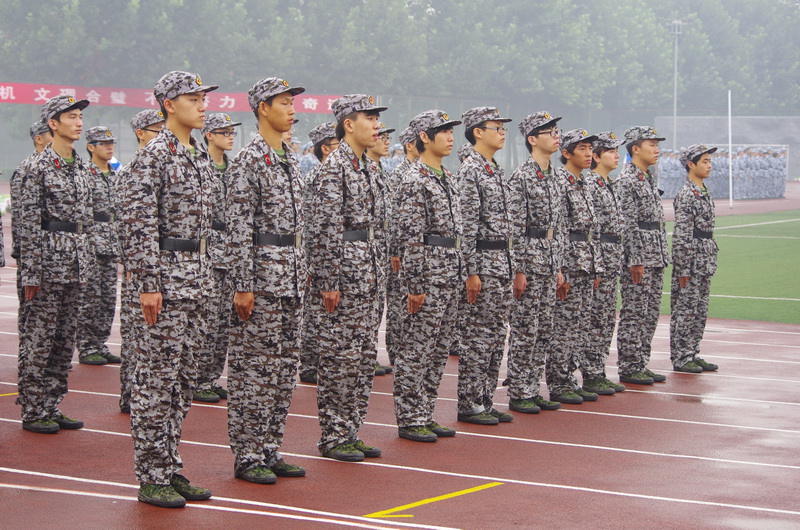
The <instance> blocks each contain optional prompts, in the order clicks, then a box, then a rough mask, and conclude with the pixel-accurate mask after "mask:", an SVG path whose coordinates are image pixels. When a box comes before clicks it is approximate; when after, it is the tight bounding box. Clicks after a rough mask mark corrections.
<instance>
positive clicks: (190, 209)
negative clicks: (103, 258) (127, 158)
mask: <svg viewBox="0 0 800 530" xmlns="http://www.w3.org/2000/svg"><path fill="white" fill-rule="evenodd" d="M191 143H192V145H193V146H194V148H195V150H196V151H195V153H196V154H195V155H194V156H192V154H191V153H190V152H189V150H188V149H187V148H186V147H184V146H183V145H182V144H181V143H180V141H178V138H177V137H176V136H175V135H174V134H173V133H172V132H171V131H170V130H169V129H167V128H164V129H163V130H162V131H161V132H160V133H159V134H158V136H156V137H155V138H153V139H152V140H150V143H148V144H147V145H146V146H144V147H143V148H142V149H141V150H140V151H139V152H138V153H137V154H136V157H135V158H134V160H133V161H132V162H131V164H130V170H129V173H128V175H127V177H126V178H124V179H121V180H120V187H121V189H122V191H123V193H122V197H121V208H120V213H121V219H120V221H121V223H122V225H123V229H122V248H123V256H124V258H123V259H124V260H125V263H126V265H127V266H128V270H129V271H130V272H131V286H132V287H133V288H134V289H136V291H137V292H139V293H158V292H160V293H161V294H162V296H163V297H164V299H165V300H169V299H175V300H181V299H184V300H185V299H197V298H199V297H204V296H208V294H209V293H210V292H211V287H212V282H213V279H212V271H211V261H210V259H209V256H208V253H207V250H206V249H204V248H203V246H204V245H202V244H201V245H200V249H201V251H200V252H192V251H183V250H161V246H160V241H161V240H162V239H165V238H170V239H188V240H194V241H199V242H201V243H202V242H204V241H205V242H206V243H207V241H208V238H209V236H210V234H211V221H212V215H213V205H212V204H211V201H212V195H211V194H212V179H213V174H212V171H213V169H212V166H211V162H210V159H209V156H208V152H207V151H206V150H205V147H204V146H203V145H202V144H201V143H199V142H197V141H196V140H195V139H194V138H191ZM202 250H206V252H202Z"/></svg>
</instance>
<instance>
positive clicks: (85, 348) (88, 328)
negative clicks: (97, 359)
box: [75, 256, 117, 357]
mask: <svg viewBox="0 0 800 530" xmlns="http://www.w3.org/2000/svg"><path fill="white" fill-rule="evenodd" d="M116 303H117V262H116V259H115V258H112V257H108V256H97V266H96V268H94V269H92V272H91V274H90V278H89V281H87V282H86V283H85V284H82V285H81V309H80V312H79V314H78V332H77V335H76V337H75V342H76V345H77V347H78V352H79V355H80V356H81V357H86V356H87V355H93V354H100V355H103V356H105V355H108V354H109V353H110V352H109V350H108V346H106V341H107V340H108V337H109V336H110V335H111V325H112V324H113V323H114V312H115V311H116V308H115V306H116Z"/></svg>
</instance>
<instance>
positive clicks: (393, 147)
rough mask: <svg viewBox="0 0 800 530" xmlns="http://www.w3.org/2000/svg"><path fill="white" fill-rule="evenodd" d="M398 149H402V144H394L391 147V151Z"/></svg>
mask: <svg viewBox="0 0 800 530" xmlns="http://www.w3.org/2000/svg"><path fill="white" fill-rule="evenodd" d="M398 149H400V150H402V149H403V144H394V145H393V146H392V151H397V150H398Z"/></svg>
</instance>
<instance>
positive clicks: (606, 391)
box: [583, 387, 617, 396]
mask: <svg viewBox="0 0 800 530" xmlns="http://www.w3.org/2000/svg"><path fill="white" fill-rule="evenodd" d="M583 389H584V390H585V391H586V392H593V393H595V394H597V395H598V396H613V395H614V394H616V393H617V392H616V391H615V390H614V389H613V388H598V389H594V388H586V387H583Z"/></svg>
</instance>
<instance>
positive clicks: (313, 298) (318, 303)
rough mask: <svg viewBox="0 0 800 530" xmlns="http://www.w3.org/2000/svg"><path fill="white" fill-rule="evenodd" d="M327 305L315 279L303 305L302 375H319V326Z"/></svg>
mask: <svg viewBox="0 0 800 530" xmlns="http://www.w3.org/2000/svg"><path fill="white" fill-rule="evenodd" d="M324 312H325V306H323V305H322V295H321V294H320V292H319V288H318V287H316V285H315V284H314V282H313V280H312V283H311V286H310V288H309V289H307V290H306V299H305V305H304V307H303V331H302V340H301V343H300V377H302V378H304V379H306V378H313V377H316V375H317V364H318V362H319V342H318V341H317V337H318V335H319V326H320V322H321V318H322V314H323V313H324Z"/></svg>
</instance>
